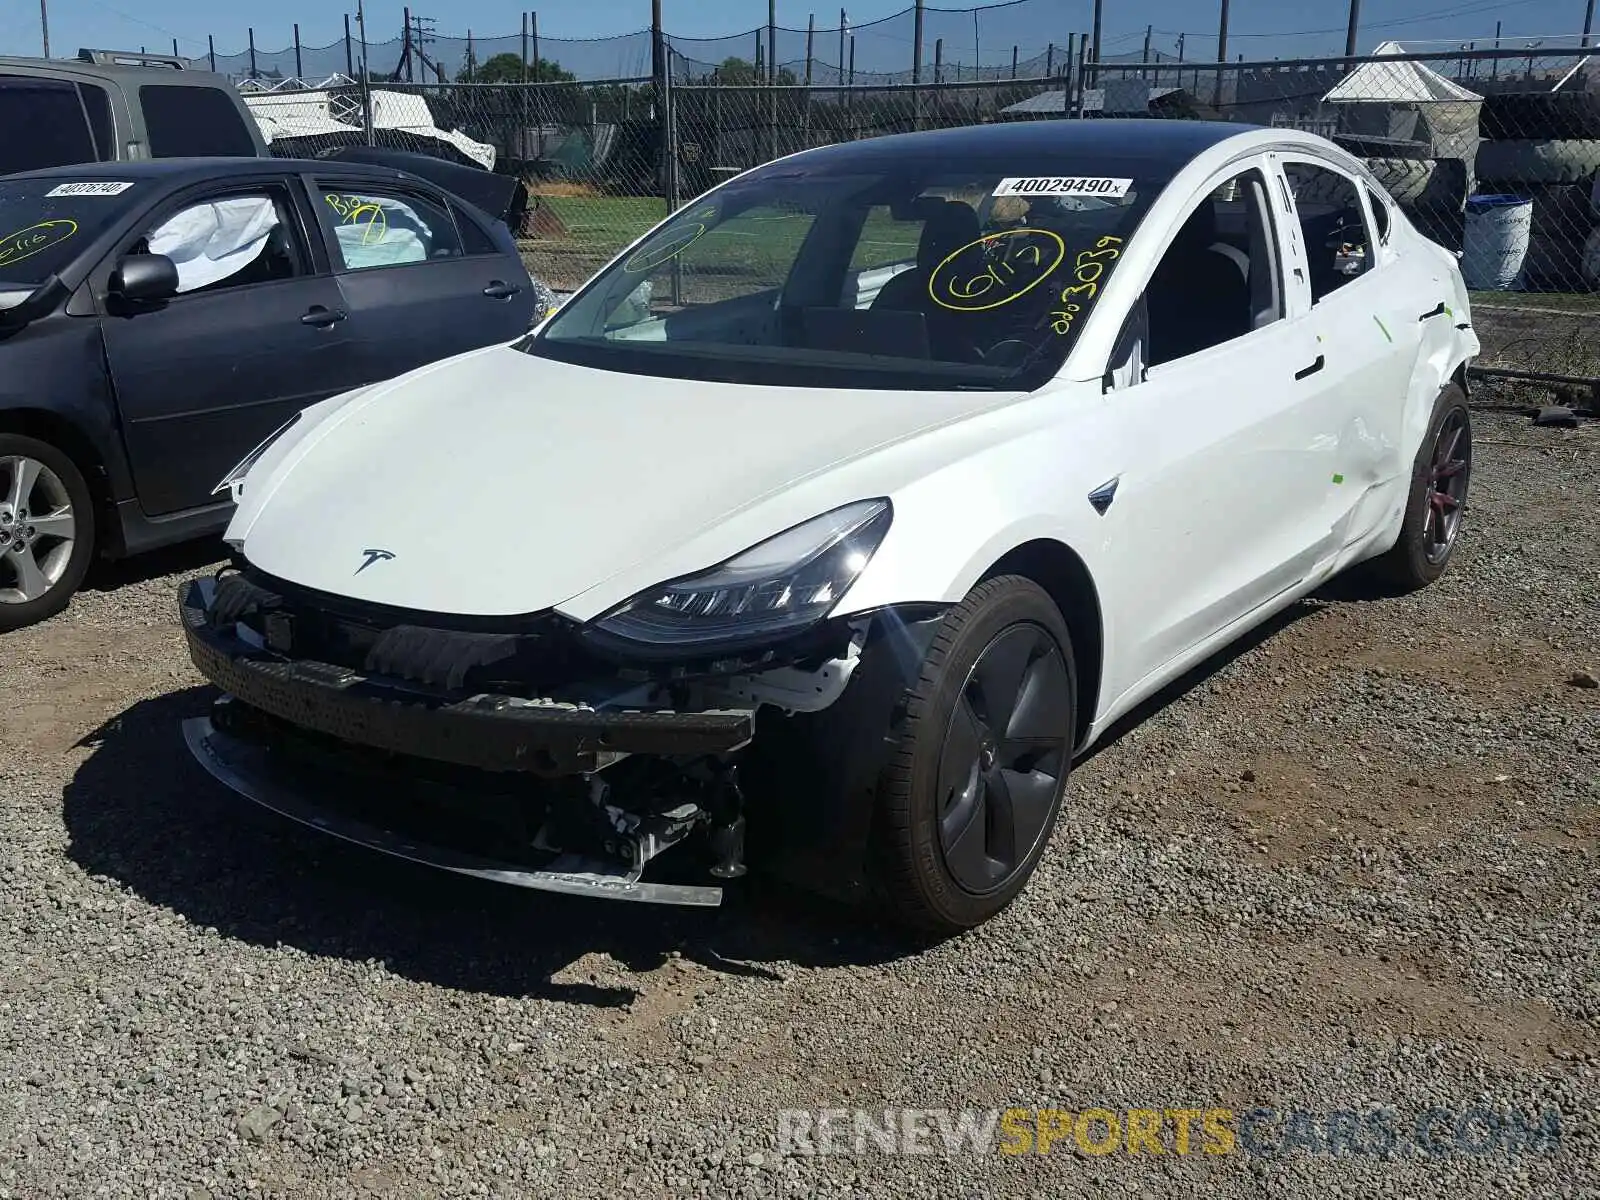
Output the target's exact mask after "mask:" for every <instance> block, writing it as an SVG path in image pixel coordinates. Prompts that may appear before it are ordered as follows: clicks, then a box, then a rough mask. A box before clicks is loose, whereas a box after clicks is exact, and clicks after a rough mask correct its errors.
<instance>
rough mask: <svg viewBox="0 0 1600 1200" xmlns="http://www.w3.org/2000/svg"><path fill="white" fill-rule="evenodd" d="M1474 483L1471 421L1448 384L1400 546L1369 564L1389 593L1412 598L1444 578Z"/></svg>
mask: <svg viewBox="0 0 1600 1200" xmlns="http://www.w3.org/2000/svg"><path fill="white" fill-rule="evenodd" d="M1471 479H1472V418H1471V416H1470V415H1469V414H1468V412H1467V397H1466V394H1465V393H1464V392H1463V391H1462V390H1461V388H1460V386H1459V385H1458V384H1454V383H1452V384H1450V385H1449V386H1448V387H1446V388H1445V389H1444V391H1442V392H1440V393H1439V398H1438V400H1436V401H1435V402H1434V407H1433V419H1432V420H1431V421H1430V422H1429V424H1428V434H1427V436H1426V437H1424V438H1423V439H1422V446H1421V447H1420V448H1419V449H1418V450H1417V457H1416V460H1415V462H1414V463H1413V465H1412V471H1411V490H1410V493H1409V494H1408V496H1407V499H1406V511H1405V517H1404V519H1403V520H1402V522H1401V525H1400V540H1399V541H1397V542H1396V543H1395V544H1394V548H1393V549H1391V550H1390V551H1389V552H1388V553H1387V554H1384V555H1382V556H1381V557H1379V558H1375V559H1373V560H1372V561H1371V562H1370V563H1369V564H1367V567H1368V571H1369V573H1370V575H1371V576H1372V578H1373V579H1374V580H1375V581H1376V582H1378V583H1380V584H1382V585H1384V586H1385V587H1386V588H1387V589H1389V590H1392V591H1399V592H1412V591H1416V590H1417V589H1418V588H1423V587H1426V586H1427V585H1428V584H1430V583H1432V582H1433V581H1434V580H1435V579H1437V578H1439V576H1441V575H1443V574H1444V571H1445V568H1446V567H1447V566H1449V565H1450V559H1451V556H1452V555H1454V553H1455V548H1456V539H1457V538H1458V537H1459V536H1460V533H1461V521H1462V517H1463V516H1464V515H1465V512H1466V504H1467V485H1468V483H1469V482H1470V481H1471Z"/></svg>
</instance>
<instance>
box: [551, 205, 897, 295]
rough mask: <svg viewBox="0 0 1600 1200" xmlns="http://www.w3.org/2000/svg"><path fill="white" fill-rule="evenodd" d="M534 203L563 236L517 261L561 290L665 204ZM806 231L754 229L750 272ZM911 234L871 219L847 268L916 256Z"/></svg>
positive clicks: (655, 217) (782, 225) (786, 251)
mask: <svg viewBox="0 0 1600 1200" xmlns="http://www.w3.org/2000/svg"><path fill="white" fill-rule="evenodd" d="M535 203H537V204H538V205H539V206H540V207H542V208H546V209H548V210H549V211H550V212H551V213H552V214H553V215H554V216H555V217H556V218H557V219H558V220H559V221H560V223H561V227H562V228H563V229H564V230H565V233H564V234H562V235H557V236H554V237H536V238H532V239H526V240H524V241H523V242H522V243H521V248H522V252H523V257H524V259H526V260H527V263H528V269H529V270H530V271H532V272H533V274H535V275H536V276H538V277H539V278H540V279H543V280H544V281H545V282H546V283H548V284H550V285H551V286H552V287H555V288H558V289H563V290H564V289H568V288H574V287H577V286H578V285H579V284H580V283H582V282H583V281H584V280H585V279H587V278H588V277H589V275H591V274H592V273H593V272H594V271H596V270H598V269H599V268H600V267H601V266H602V265H603V264H604V263H605V262H606V261H607V260H608V259H610V258H611V256H612V255H614V254H615V253H616V252H617V251H618V250H620V249H622V248H623V247H624V246H626V245H628V244H629V243H630V242H632V241H633V240H634V239H635V238H637V237H639V236H640V235H641V234H643V233H644V232H645V231H646V230H648V229H650V228H651V227H652V226H653V225H655V224H656V223H658V222H659V221H661V220H662V219H663V218H664V217H665V216H666V215H667V205H666V201H664V200H661V199H659V198H656V197H649V196H639V197H635V196H538V197H536V198H535ZM807 227H808V226H807V224H806V223H804V222H802V221H800V220H798V219H793V218H789V219H783V218H778V219H774V220H772V221H771V222H770V227H762V228H759V232H758V233H754V234H752V237H751V240H752V246H751V251H752V260H753V261H752V262H751V263H750V266H751V267H752V268H753V269H756V270H760V269H761V267H762V266H763V265H765V264H772V263H775V262H779V261H781V260H783V259H785V258H792V257H793V255H794V251H795V249H796V242H797V241H798V239H799V238H800V237H803V236H804V234H805V230H806V228H807ZM917 234H918V226H916V225H912V224H907V223H902V222H897V221H893V220H891V219H889V217H888V216H887V215H885V214H880V213H874V214H873V215H872V216H871V217H870V218H869V219H868V223H867V228H866V230H865V231H863V236H862V239H861V242H860V243H859V245H858V246H857V248H856V260H855V262H854V263H853V264H852V265H854V266H856V267H858V268H860V267H867V266H875V265H878V264H880V263H889V262H897V261H903V260H905V259H907V258H910V257H912V256H913V255H915V254H916V251H917ZM754 260H762V261H761V262H757V261H754Z"/></svg>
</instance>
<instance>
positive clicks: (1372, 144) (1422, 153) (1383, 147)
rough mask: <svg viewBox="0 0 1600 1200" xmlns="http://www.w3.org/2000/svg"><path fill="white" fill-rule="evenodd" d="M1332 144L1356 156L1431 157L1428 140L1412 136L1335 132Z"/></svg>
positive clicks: (1431, 147) (1413, 158) (1431, 150)
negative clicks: (1400, 136) (1380, 135)
mask: <svg viewBox="0 0 1600 1200" xmlns="http://www.w3.org/2000/svg"><path fill="white" fill-rule="evenodd" d="M1333 142H1334V145H1336V146H1338V147H1340V148H1341V149H1343V150H1345V151H1347V152H1349V153H1351V154H1354V155H1355V156H1356V157H1357V158H1394V159H1410V160H1414V161H1419V162H1420V161H1422V160H1424V159H1429V158H1432V157H1433V145H1432V143H1430V142H1422V141H1417V140H1416V139H1414V138H1391V137H1377V136H1372V135H1368V134H1362V133H1336V134H1334V135H1333Z"/></svg>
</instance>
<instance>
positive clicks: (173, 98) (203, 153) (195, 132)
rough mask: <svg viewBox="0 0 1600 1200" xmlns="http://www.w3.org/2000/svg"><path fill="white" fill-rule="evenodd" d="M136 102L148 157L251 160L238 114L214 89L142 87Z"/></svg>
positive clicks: (251, 149)
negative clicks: (138, 103) (147, 137)
mask: <svg viewBox="0 0 1600 1200" xmlns="http://www.w3.org/2000/svg"><path fill="white" fill-rule="evenodd" d="M139 102H140V104H141V105H142V106H143V108H144V123H145V132H146V133H147V134H148V135H149V138H150V154H151V155H152V157H155V158H227V157H238V158H253V157H255V154H256V143H255V141H254V139H252V138H251V136H250V128H249V126H247V125H246V124H245V116H244V114H243V113H242V112H241V111H240V110H239V106H238V105H237V104H235V103H234V102H233V100H232V99H230V98H229V97H228V95H227V94H226V93H224V92H222V91H219V90H218V89H217V88H209V87H190V86H184V85H182V84H172V83H157V84H146V85H145V86H144V87H142V88H140V89H139Z"/></svg>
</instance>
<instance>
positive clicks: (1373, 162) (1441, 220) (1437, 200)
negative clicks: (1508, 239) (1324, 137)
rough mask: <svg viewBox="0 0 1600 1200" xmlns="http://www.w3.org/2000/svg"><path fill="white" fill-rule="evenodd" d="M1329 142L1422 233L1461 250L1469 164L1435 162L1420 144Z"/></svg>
mask: <svg viewBox="0 0 1600 1200" xmlns="http://www.w3.org/2000/svg"><path fill="white" fill-rule="evenodd" d="M1334 140H1335V141H1336V142H1337V143H1338V144H1339V145H1340V146H1342V147H1344V149H1346V150H1348V151H1349V152H1350V153H1351V154H1354V155H1356V156H1358V157H1359V158H1360V159H1361V160H1362V161H1363V162H1365V163H1366V164H1367V169H1368V170H1370V171H1371V172H1372V174H1373V175H1374V176H1375V177H1376V179H1377V180H1378V182H1379V183H1381V184H1382V185H1383V187H1384V190H1385V191H1387V192H1388V193H1389V195H1390V197H1391V198H1392V199H1393V200H1394V202H1395V203H1396V204H1398V205H1399V206H1400V207H1401V208H1403V209H1405V210H1406V212H1407V214H1408V215H1409V216H1410V217H1411V219H1412V221H1413V222H1415V223H1416V225H1417V227H1418V228H1419V229H1421V230H1422V232H1423V233H1424V234H1426V235H1427V236H1428V237H1430V238H1432V239H1433V240H1434V241H1436V242H1439V243H1440V244H1442V245H1445V246H1448V247H1450V248H1451V249H1452V250H1459V249H1460V248H1461V237H1462V225H1463V221H1464V218H1463V215H1462V214H1463V211H1464V210H1465V208H1466V203H1467V196H1468V194H1469V193H1470V192H1471V190H1472V170H1471V168H1472V164H1471V163H1469V162H1467V161H1466V160H1464V159H1460V158H1437V157H1435V156H1434V153H1433V148H1432V146H1431V145H1430V143H1428V142H1425V141H1417V140H1410V139H1401V138H1386V137H1367V136H1362V135H1359V134H1336V135H1335V136H1334Z"/></svg>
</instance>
